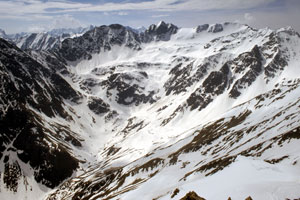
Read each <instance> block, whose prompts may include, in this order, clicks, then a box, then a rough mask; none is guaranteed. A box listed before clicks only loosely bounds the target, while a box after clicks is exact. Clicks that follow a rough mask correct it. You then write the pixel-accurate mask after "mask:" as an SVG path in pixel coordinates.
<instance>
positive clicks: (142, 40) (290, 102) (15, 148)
mask: <svg viewBox="0 0 300 200" xmlns="http://www.w3.org/2000/svg"><path fill="white" fill-rule="evenodd" d="M299 46H300V35H299V34H298V33H297V32H296V31H294V30H293V29H292V28H283V29H279V30H271V29H268V28H265V29H259V30H256V29H253V28H251V27H249V26H247V25H241V24H236V23H223V24H204V25H199V26H197V27H195V28H178V27H177V26H175V25H173V24H167V23H165V22H160V23H159V24H157V25H151V26H150V27H149V28H148V29H146V30H145V31H143V32H138V31H135V30H132V29H130V28H128V27H124V26H122V25H118V24H113V25H109V26H100V27H95V28H93V29H91V30H89V31H87V32H86V33H84V34H83V35H82V36H79V37H74V38H67V39H65V40H63V41H59V43H57V45H53V46H51V47H49V48H47V49H45V50H42V51H41V49H40V48H35V47H33V48H32V50H31V51H29V50H27V51H26V52H24V51H22V50H20V49H19V48H17V47H16V46H14V45H12V44H10V43H8V42H6V41H5V40H2V39H1V40H0V51H1V54H0V55H1V57H0V72H1V82H2V83H3V85H2V87H1V89H0V91H1V95H0V100H1V109H0V110H1V118H0V127H1V129H0V130H1V134H0V136H1V137H0V150H1V151H0V172H1V178H0V181H1V184H0V185H1V186H0V197H1V198H4V199H24V198H28V199H49V200H54V199H57V200H58V199H122V200H124V199H130V200H132V199H141V198H142V199H160V200H162V199H181V198H182V197H183V196H185V194H186V193H188V192H189V191H195V192H196V193H197V194H198V195H199V196H202V197H204V198H206V199H228V197H231V198H232V199H245V198H246V197H248V196H251V197H252V198H253V199H297V198H299V197H300V192H299V188H300V182H299V178H300V177H299V172H300V165H299V159H300V154H299V152H300V151H299V150H300V149H299V148H300V145H299V144H300V140H299V138H300V131H299V130H300V126H299V121H300V117H299V115H298V113H299V108H300V78H299V77H300V66H299V63H300V62H299V61H300V48H299Z"/></svg>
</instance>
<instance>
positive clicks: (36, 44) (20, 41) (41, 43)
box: [0, 25, 94, 51]
mask: <svg viewBox="0 0 300 200" xmlns="http://www.w3.org/2000/svg"><path fill="white" fill-rule="evenodd" d="M93 28H94V26H92V25H90V26H88V27H85V28H83V27H78V28H60V29H53V30H50V31H47V32H40V33H17V34H10V35H6V34H5V32H4V31H1V30H0V38H3V39H6V40H9V41H11V42H13V43H14V44H16V45H17V46H18V47H19V48H20V49H22V50H28V49H30V50H39V51H40V50H48V49H51V48H54V46H55V45H59V43H60V42H61V41H62V40H64V39H66V38H73V37H78V36H81V35H82V34H83V33H85V32H87V31H89V30H91V29H93Z"/></svg>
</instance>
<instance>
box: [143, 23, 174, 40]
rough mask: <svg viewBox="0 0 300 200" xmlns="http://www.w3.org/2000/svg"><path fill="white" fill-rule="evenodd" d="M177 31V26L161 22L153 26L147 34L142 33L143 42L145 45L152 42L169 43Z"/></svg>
mask: <svg viewBox="0 0 300 200" xmlns="http://www.w3.org/2000/svg"><path fill="white" fill-rule="evenodd" d="M177 31H178V27H177V26H175V25H173V24H166V23H165V22H164V21H161V22H159V23H158V24H157V25H155V24H152V25H151V26H150V27H149V28H148V29H147V30H146V31H145V32H143V33H141V41H143V42H145V43H148V42H151V41H168V40H170V38H171V36H172V35H173V34H175V33H177Z"/></svg>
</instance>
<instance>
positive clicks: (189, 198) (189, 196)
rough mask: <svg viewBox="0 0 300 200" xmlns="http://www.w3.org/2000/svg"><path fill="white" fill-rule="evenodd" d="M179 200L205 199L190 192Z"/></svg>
mask: <svg viewBox="0 0 300 200" xmlns="http://www.w3.org/2000/svg"><path fill="white" fill-rule="evenodd" d="M180 200H205V199H204V198H202V197H199V196H198V195H197V193H196V192H194V191H192V192H189V193H187V194H186V195H185V196H184V197H182V198H181V199H180Z"/></svg>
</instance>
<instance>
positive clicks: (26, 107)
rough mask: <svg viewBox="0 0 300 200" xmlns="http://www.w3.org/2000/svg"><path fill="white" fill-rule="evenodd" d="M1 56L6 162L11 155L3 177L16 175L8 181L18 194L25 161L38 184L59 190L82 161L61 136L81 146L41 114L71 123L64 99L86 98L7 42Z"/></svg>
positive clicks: (1, 141)
mask: <svg viewBox="0 0 300 200" xmlns="http://www.w3.org/2000/svg"><path fill="white" fill-rule="evenodd" d="M0 52H1V60H0V66H1V67H0V71H1V83H2V86H1V94H2V95H1V98H0V99H1V105H2V106H1V107H2V109H1V118H0V129H1V134H0V149H1V152H0V158H2V157H5V159H4V160H5V168H4V172H3V173H4V176H9V177H10V178H9V179H8V180H6V179H5V181H4V183H5V184H6V186H7V187H8V188H9V189H11V190H13V191H15V190H17V184H18V180H19V178H20V177H21V176H23V175H24V171H22V169H21V168H20V163H19V162H20V161H22V162H24V163H27V164H28V165H29V166H30V167H31V168H32V169H33V170H34V178H35V180H36V181H37V182H39V183H41V184H44V185H46V186H48V187H51V188H54V187H55V186H57V185H59V184H60V183H61V182H62V181H63V180H65V179H66V178H67V177H69V176H71V175H72V173H73V171H74V170H75V169H76V168H77V167H78V160H77V159H76V158H74V157H73V156H72V154H71V153H70V152H69V151H68V149H67V147H66V146H65V144H64V143H65V141H64V140H63V138H60V137H62V136H63V135H65V136H66V137H69V138H70V140H72V141H76V142H75V143H76V145H79V146H80V142H79V141H77V139H76V138H72V133H71V131H70V132H68V130H61V133H59V132H56V133H55V132H53V130H50V129H47V128H46V127H45V125H46V123H45V122H44V121H43V120H42V119H41V117H40V116H39V114H37V113H43V114H44V115H45V116H47V117H55V116H60V117H63V118H65V119H66V120H68V119H69V120H70V116H69V115H68V113H67V112H66V111H65V110H64V103H63V98H65V99H68V100H71V101H74V102H76V101H77V100H79V99H80V98H81V96H80V94H78V93H77V92H76V91H74V90H72V88H71V86H70V85H69V84H68V83H67V82H66V81H65V80H64V79H63V78H62V77H61V76H60V75H58V74H56V73H55V72H54V71H51V70H49V69H47V68H46V67H44V66H42V65H41V64H40V63H38V62H36V61H35V60H33V59H32V58H31V57H30V56H29V55H27V54H26V53H24V52H22V51H21V50H20V49H18V48H17V47H16V46H14V45H11V44H9V43H8V42H6V41H4V40H2V39H0ZM57 128H59V127H57ZM51 146H52V149H51V151H50V149H49V148H51ZM13 155H17V158H18V159H16V158H15V157H14V156H13ZM25 173H26V172H25ZM53 174H55V176H53Z"/></svg>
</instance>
